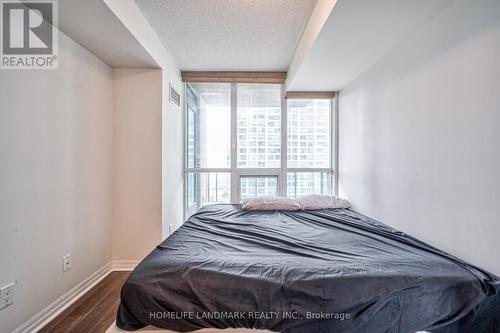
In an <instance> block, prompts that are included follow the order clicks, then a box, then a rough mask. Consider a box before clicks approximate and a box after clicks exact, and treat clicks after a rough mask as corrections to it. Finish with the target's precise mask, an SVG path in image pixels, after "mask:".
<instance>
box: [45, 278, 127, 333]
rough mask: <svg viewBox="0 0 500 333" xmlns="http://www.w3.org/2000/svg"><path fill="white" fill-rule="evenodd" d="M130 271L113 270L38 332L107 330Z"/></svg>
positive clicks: (114, 315) (78, 332)
mask: <svg viewBox="0 0 500 333" xmlns="http://www.w3.org/2000/svg"><path fill="white" fill-rule="evenodd" d="M129 274H130V272H111V273H110V274H109V275H108V276H106V277H105V278H104V279H103V280H102V281H101V282H99V283H98V284H97V285H96V286H94V287H93V288H92V289H90V290H89V291H88V292H87V293H85V294H84V295H83V296H82V297H81V298H80V299H79V300H78V301H76V302H75V303H73V304H72V305H71V306H70V307H69V308H67V309H66V310H64V311H63V312H62V313H61V314H60V315H59V316H57V317H56V318H55V319H54V320H52V321H51V322H50V323H48V324H47V325H46V326H45V327H44V328H42V329H41V330H40V331H39V333H48V332H50V333H55V332H57V333H67V332H75V333H80V332H81V333H89V332H92V333H104V332H105V331H106V330H107V329H108V327H109V326H111V324H112V323H113V321H114V320H115V317H116V310H117V309H118V304H119V303H120V290H121V287H122V285H123V283H124V282H125V280H126V279H127V277H128V275H129Z"/></svg>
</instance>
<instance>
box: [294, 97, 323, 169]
mask: <svg viewBox="0 0 500 333" xmlns="http://www.w3.org/2000/svg"><path fill="white" fill-rule="evenodd" d="M287 121H288V138H287V139H288V144H287V147H288V155H287V161H288V167H289V168H329V167H330V151H331V147H330V123H331V121H330V100H326V99H308V100H307V99H296V100H293V99H292V100H289V101H288V114H287Z"/></svg>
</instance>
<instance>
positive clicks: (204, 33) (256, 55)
mask: <svg viewBox="0 0 500 333" xmlns="http://www.w3.org/2000/svg"><path fill="white" fill-rule="evenodd" d="M135 3H136V4H137V6H138V7H139V8H140V9H141V11H142V12H143V14H144V16H145V17H146V19H147V20H148V21H149V23H150V24H151V26H152V27H153V29H154V30H155V31H156V33H157V34H158V37H159V38H160V40H161V41H162V42H163V43H164V44H165V47H166V48H167V49H168V50H169V51H170V52H171V54H172V55H173V57H174V58H175V60H176V62H177V64H178V66H179V67H180V68H181V69H182V70H254V71H283V70H287V69H288V66H289V64H290V60H291V58H292V56H293V52H294V50H295V47H296V45H297V43H298V41H299V39H300V37H301V34H302V31H303V30H304V27H305V25H306V24H307V22H308V19H309V16H310V15H311V12H312V10H313V8H314V5H315V4H316V0H253V1H249V0H135Z"/></svg>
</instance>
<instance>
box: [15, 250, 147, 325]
mask: <svg viewBox="0 0 500 333" xmlns="http://www.w3.org/2000/svg"><path fill="white" fill-rule="evenodd" d="M138 263H139V261H138V260H113V261H111V262H109V263H107V264H106V265H104V266H102V267H101V268H99V269H98V270H97V271H95V272H94V273H92V274H91V275H90V276H89V277H87V278H86V279H85V280H83V281H82V282H80V283H78V284H77V285H76V286H74V287H73V288H71V289H70V290H68V291H67V292H66V293H64V294H63V295H62V296H61V297H59V298H58V299H56V300H55V301H54V302H52V303H51V304H49V305H48V306H47V307H46V308H44V309H43V310H42V311H40V312H38V313H37V314H36V315H34V316H33V317H31V318H30V319H29V320H28V321H27V322H25V323H24V324H22V325H21V326H19V327H17V328H16V329H15V330H14V331H12V333H33V332H38V331H39V330H40V329H41V328H43V327H44V326H45V325H47V324H48V323H49V322H50V321H51V320H53V319H54V318H56V317H57V316H58V315H59V314H60V313H61V312H63V311H64V310H66V309H67V308H68V307H69V306H70V305H71V304H73V303H74V302H76V301H77V300H78V299H79V298H80V297H82V296H83V295H84V294H85V293H86V292H87V291H89V290H90V289H92V287H94V286H95V285H96V284H98V283H99V282H100V281H101V280H102V279H104V278H105V277H106V276H107V275H108V274H109V273H111V272H114V271H131V270H133V269H134V268H135V266H137V264H138Z"/></svg>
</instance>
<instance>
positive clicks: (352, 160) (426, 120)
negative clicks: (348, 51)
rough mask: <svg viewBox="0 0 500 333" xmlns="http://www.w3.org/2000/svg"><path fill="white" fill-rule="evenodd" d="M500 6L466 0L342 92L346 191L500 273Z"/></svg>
mask: <svg viewBox="0 0 500 333" xmlns="http://www.w3.org/2000/svg"><path fill="white" fill-rule="evenodd" d="M499 59H500V2H498V1H493V0H488V1H480V2H471V1H467V0H457V1H455V2H453V3H452V4H451V5H450V6H449V7H447V8H445V9H444V10H442V11H441V12H440V13H439V14H438V15H436V16H435V17H434V18H433V19H431V20H430V21H429V22H427V23H426V24H425V25H424V26H422V27H421V28H420V29H418V31H416V32H415V33H413V34H412V35H411V36H408V38H407V39H405V40H404V41H402V42H401V43H400V44H399V45H398V46H397V47H396V48H395V49H393V50H392V51H391V52H390V54H389V55H387V56H386V57H385V58H384V59H382V60H381V61H380V62H379V63H378V64H377V65H375V66H374V67H373V68H372V69H371V70H370V71H369V72H367V73H366V74H364V75H363V76H362V77H360V78H359V79H357V80H356V81H355V82H353V83H352V84H350V85H349V86H348V87H347V88H345V89H343V90H342V91H341V92H340V97H339V98H340V99H339V111H340V138H339V140H340V143H339V144H340V147H339V149H340V152H339V154H340V156H339V163H340V166H339V177H340V195H342V196H346V197H347V198H349V199H350V200H351V202H352V203H353V206H354V209H355V210H358V211H360V212H361V213H364V214H367V215H369V216H372V217H374V218H376V219H378V220H381V221H382V222H384V223H387V224H389V225H391V226H393V227H395V228H398V229H400V230H403V231H405V232H407V233H409V234H411V235H413V236H416V237H418V238H420V239H421V240H423V241H426V242H428V243H430V244H432V245H435V246H437V247H439V248H441V249H444V250H446V251H448V252H450V253H452V254H454V255H456V256H459V257H461V258H463V259H466V260H468V261H470V262H471V263H473V264H476V265H479V266H481V267H483V268H485V269H488V270H490V271H491V272H493V273H496V274H500V259H499V258H498V254H499V253H500V242H499V237H500V205H499V203H500V176H499V170H500V61H499Z"/></svg>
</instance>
